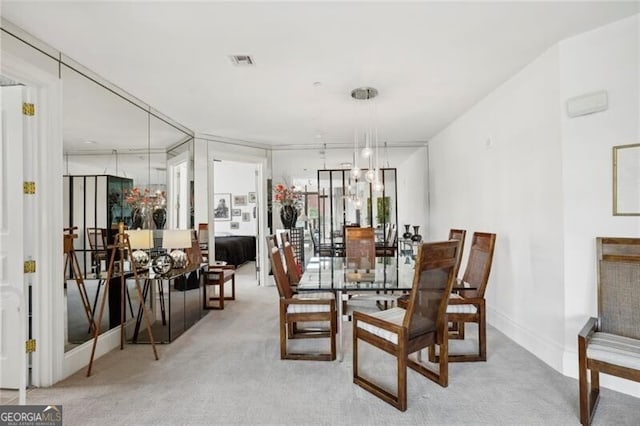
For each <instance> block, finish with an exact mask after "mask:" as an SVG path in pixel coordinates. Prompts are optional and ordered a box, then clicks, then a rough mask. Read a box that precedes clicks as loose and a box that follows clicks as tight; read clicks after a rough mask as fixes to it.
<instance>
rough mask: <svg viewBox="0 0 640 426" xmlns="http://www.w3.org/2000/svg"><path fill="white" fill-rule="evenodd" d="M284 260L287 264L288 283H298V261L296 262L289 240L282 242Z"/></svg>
mask: <svg viewBox="0 0 640 426" xmlns="http://www.w3.org/2000/svg"><path fill="white" fill-rule="evenodd" d="M282 250H283V252H284V261H285V262H286V264H287V277H289V283H290V284H298V283H299V282H300V272H299V271H298V262H296V255H295V253H294V252H293V246H292V245H291V243H290V242H288V241H287V242H285V243H284V248H283V249H282Z"/></svg>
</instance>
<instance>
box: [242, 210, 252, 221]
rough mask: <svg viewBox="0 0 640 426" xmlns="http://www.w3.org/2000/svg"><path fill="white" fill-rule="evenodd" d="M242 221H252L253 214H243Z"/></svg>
mask: <svg viewBox="0 0 640 426" xmlns="http://www.w3.org/2000/svg"><path fill="white" fill-rule="evenodd" d="M242 221H243V222H249V221H251V213H249V212H244V213H242Z"/></svg>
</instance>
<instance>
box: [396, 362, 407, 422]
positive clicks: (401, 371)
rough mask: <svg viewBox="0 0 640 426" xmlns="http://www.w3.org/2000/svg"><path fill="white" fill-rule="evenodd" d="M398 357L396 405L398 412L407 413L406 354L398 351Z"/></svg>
mask: <svg viewBox="0 0 640 426" xmlns="http://www.w3.org/2000/svg"><path fill="white" fill-rule="evenodd" d="M396 355H397V357H398V405H397V408H398V410H400V411H407V354H406V353H403V351H400V353H398V354H396Z"/></svg>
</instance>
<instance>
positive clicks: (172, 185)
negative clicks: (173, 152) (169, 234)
mask: <svg viewBox="0 0 640 426" xmlns="http://www.w3.org/2000/svg"><path fill="white" fill-rule="evenodd" d="M188 165H189V152H188V151H187V152H183V153H182V154H180V155H177V156H175V157H173V158H170V159H169V160H167V170H168V173H167V175H168V177H169V190H168V191H167V209H168V214H167V216H168V218H167V219H168V221H169V229H189V228H190V227H191V226H190V224H189V221H188V219H189V204H190V203H189V193H190V191H189V182H190V181H191V176H189V167H188Z"/></svg>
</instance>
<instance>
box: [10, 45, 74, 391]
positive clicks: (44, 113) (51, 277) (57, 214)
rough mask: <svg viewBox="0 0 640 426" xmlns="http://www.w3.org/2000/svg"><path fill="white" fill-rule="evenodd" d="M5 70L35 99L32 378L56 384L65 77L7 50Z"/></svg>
mask: <svg viewBox="0 0 640 426" xmlns="http://www.w3.org/2000/svg"><path fill="white" fill-rule="evenodd" d="M1 72H2V74H3V75H5V76H7V77H9V78H11V79H13V80H15V81H18V82H20V83H22V84H24V85H25V86H27V87H28V88H29V94H30V96H31V99H32V100H34V101H35V102H34V103H35V108H36V115H35V117H34V118H35V120H34V123H33V124H32V127H31V131H32V132H33V135H32V137H31V138H30V139H31V143H30V145H31V146H25V147H24V148H25V152H26V153H27V154H28V155H27V156H26V158H25V161H24V180H26V181H34V182H36V194H35V196H34V198H33V199H32V200H29V203H28V205H29V206H30V208H32V209H33V212H35V213H33V215H32V220H33V222H32V223H31V224H29V225H27V224H24V226H23V229H24V238H25V248H26V250H28V251H27V252H25V256H31V257H32V258H33V259H34V260H36V272H35V273H34V274H30V276H29V278H28V279H29V280H30V281H31V283H32V303H33V304H32V313H33V315H32V318H31V321H32V335H33V338H34V339H36V341H37V349H36V351H35V352H34V353H33V354H32V357H31V384H32V385H34V386H51V385H53V384H54V383H55V382H57V381H59V380H60V379H61V378H62V377H61V375H62V370H63V358H64V324H63V312H64V310H63V309H64V292H63V286H62V276H63V270H62V260H63V256H62V250H61V249H62V227H63V220H62V197H63V194H62V175H63V172H64V168H63V149H62V81H61V80H60V79H59V78H58V76H55V75H52V74H50V73H48V72H46V71H44V70H42V69H40V68H38V67H37V66H35V65H33V64H31V63H29V62H26V61H24V60H23V59H21V58H19V57H17V56H15V55H13V54H10V53H9V52H6V51H3V52H2V68H1ZM27 140H28V139H27ZM16 202H23V200H22V199H21V200H16ZM36 237H37V241H38V243H37V244H36V243H35V238H36ZM9 261H10V260H9ZM25 279H26V278H25ZM25 321H26V318H25Z"/></svg>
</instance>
